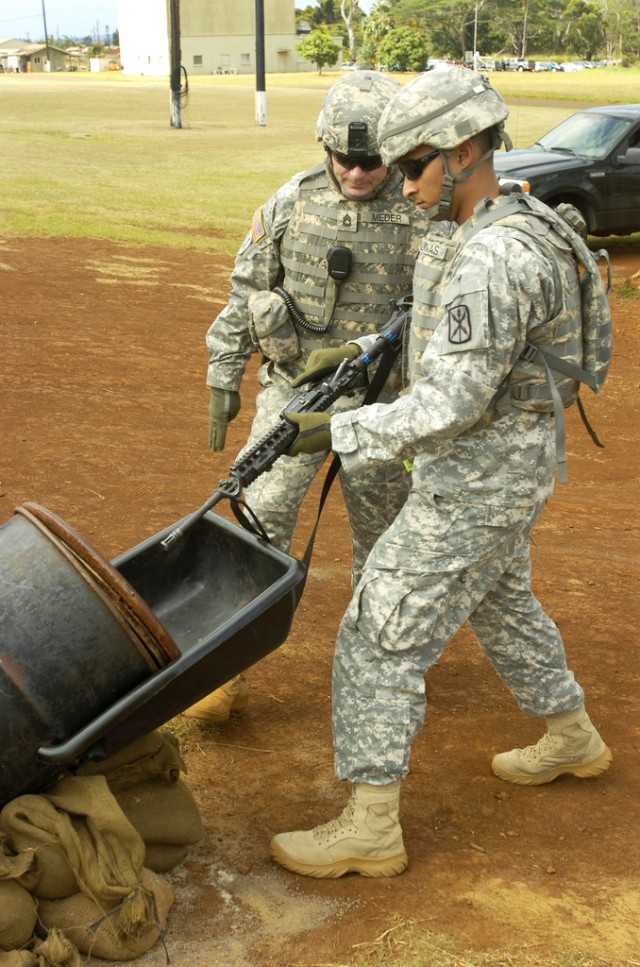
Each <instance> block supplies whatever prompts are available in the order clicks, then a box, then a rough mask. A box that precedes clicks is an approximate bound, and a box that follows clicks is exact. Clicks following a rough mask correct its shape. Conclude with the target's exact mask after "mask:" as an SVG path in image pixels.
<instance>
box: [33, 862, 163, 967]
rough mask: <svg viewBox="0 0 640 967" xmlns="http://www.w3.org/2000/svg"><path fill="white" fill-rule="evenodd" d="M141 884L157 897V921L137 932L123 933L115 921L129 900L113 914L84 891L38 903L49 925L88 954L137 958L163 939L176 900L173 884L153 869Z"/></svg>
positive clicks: (128, 958)
mask: <svg viewBox="0 0 640 967" xmlns="http://www.w3.org/2000/svg"><path fill="white" fill-rule="evenodd" d="M141 886H142V888H144V889H145V890H146V891H147V893H148V894H149V895H150V896H152V897H153V911H154V915H153V922H152V923H150V924H149V925H148V926H147V928H146V929H145V930H144V931H143V932H141V933H138V934H137V935H129V936H127V937H123V936H122V934H121V933H120V932H119V930H118V929H117V926H116V923H115V919H116V916H117V915H118V914H119V913H120V912H121V910H122V909H124V908H126V905H127V902H128V901H127V900H125V901H124V903H123V905H122V907H121V908H120V910H112V913H111V914H109V912H108V911H107V912H105V908H102V907H100V906H98V905H97V904H95V903H93V902H92V901H91V900H89V898H88V897H86V896H85V895H84V894H83V893H76V894H75V896H70V897H65V898H64V899H62V900H41V901H40V903H39V907H38V911H39V916H40V921H41V923H42V924H43V925H44V926H45V927H47V928H49V929H51V928H56V929H57V930H60V931H62V932H63V933H64V935H65V936H66V937H67V938H68V939H69V940H70V941H71V943H73V944H74V945H75V946H76V947H77V948H78V950H80V951H81V952H82V953H84V954H89V955H90V956H92V957H102V958H103V959H104V960H134V959H135V958H136V957H140V956H141V954H143V953H144V952H145V951H146V950H149V948H150V947H152V946H153V945H154V944H155V943H156V941H157V940H158V939H159V937H160V934H161V932H162V929H163V927H164V924H165V922H166V919H167V916H168V914H169V910H170V909H171V906H172V904H173V901H174V895H173V891H172V890H171V887H170V886H169V884H168V883H167V882H166V880H164V879H163V878H162V877H161V876H158V875H157V874H156V873H153V872H152V871H151V870H146V869H145V870H143V872H142V877H141Z"/></svg>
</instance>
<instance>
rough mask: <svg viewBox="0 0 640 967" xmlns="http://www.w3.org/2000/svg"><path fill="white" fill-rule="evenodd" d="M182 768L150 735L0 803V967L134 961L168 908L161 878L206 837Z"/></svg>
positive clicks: (169, 898) (164, 737)
mask: <svg viewBox="0 0 640 967" xmlns="http://www.w3.org/2000/svg"><path fill="white" fill-rule="evenodd" d="M181 771H186V767H185V765H184V762H183V761H182V757H181V755H180V750H179V746H178V743H177V741H176V739H175V737H174V736H173V735H172V734H171V733H170V732H166V731H159V732H153V733H151V734H150V735H148V736H146V737H145V738H143V739H141V740H140V741H138V742H136V743H135V744H133V745H131V746H129V747H128V748H127V749H125V750H123V751H122V752H120V753H118V755H116V756H113V757H112V758H111V759H106V760H104V761H103V762H99V763H91V764H88V765H86V766H83V767H82V768H81V769H80V770H78V772H77V773H76V774H73V775H71V774H68V775H65V776H63V777H62V778H61V779H59V780H58V781H57V782H56V783H54V784H53V785H52V786H51V787H49V788H48V789H47V790H46V791H45V792H44V793H41V794H38V795H24V796H19V797H18V798H16V799H13V800H12V801H11V802H9V803H7V805H6V806H4V808H3V809H2V811H1V812H0V846H1V855H0V967H80V963H81V960H80V956H79V953H78V952H79V951H80V952H82V953H85V954H89V955H92V956H95V957H100V958H103V959H106V960H132V959H134V958H135V957H138V956H140V954H142V953H144V951H146V950H148V949H149V948H150V947H151V946H153V944H154V943H156V941H157V940H158V939H159V937H160V935H161V931H162V929H163V927H164V924H165V921H166V919H167V916H168V913H169V910H170V908H171V905H172V903H173V900H174V896H173V891H172V890H171V887H170V886H169V884H168V882H167V881H166V880H165V878H164V877H163V876H162V875H161V874H162V873H163V872H167V871H168V870H170V869H172V867H173V866H175V865H176V864H177V863H179V862H181V861H182V860H183V859H184V857H185V856H186V854H187V852H188V850H189V847H190V846H191V845H193V844H194V843H197V842H198V841H199V840H200V839H202V837H203V835H204V829H203V826H202V819H201V817H200V813H199V811H198V807H197V805H196V803H195V800H194V799H193V796H192V795H191V792H190V790H189V789H188V787H187V786H186V784H185V783H184V782H183V781H182V779H181V778H180V773H181ZM2 951H4V953H3V952H2Z"/></svg>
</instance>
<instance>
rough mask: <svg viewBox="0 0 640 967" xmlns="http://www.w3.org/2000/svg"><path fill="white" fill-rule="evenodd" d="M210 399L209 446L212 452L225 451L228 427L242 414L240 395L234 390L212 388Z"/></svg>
mask: <svg viewBox="0 0 640 967" xmlns="http://www.w3.org/2000/svg"><path fill="white" fill-rule="evenodd" d="M209 388H210V390H211V396H210V398H209V446H210V447H211V449H212V450H223V449H224V441H225V438H226V436H227V426H228V425H229V423H231V421H232V420H235V418H236V416H237V415H238V413H239V412H240V394H239V393H237V392H236V390H234V389H220V388H219V387H218V386H210V387H209Z"/></svg>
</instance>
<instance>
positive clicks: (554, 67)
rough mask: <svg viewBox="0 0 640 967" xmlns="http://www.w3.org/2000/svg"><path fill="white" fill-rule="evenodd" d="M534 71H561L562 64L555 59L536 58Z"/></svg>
mask: <svg viewBox="0 0 640 967" xmlns="http://www.w3.org/2000/svg"><path fill="white" fill-rule="evenodd" d="M533 69H534V71H561V70H562V66H561V65H560V64H559V63H558V62H557V61H555V60H537V61H536V66H535V67H534V68H533Z"/></svg>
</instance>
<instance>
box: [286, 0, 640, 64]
mask: <svg viewBox="0 0 640 967" xmlns="http://www.w3.org/2000/svg"><path fill="white" fill-rule="evenodd" d="M296 19H297V21H298V22H300V21H306V22H307V23H308V24H309V25H310V27H311V28H312V32H311V34H309V35H308V36H307V37H306V38H305V39H304V40H303V41H302V42H301V44H300V45H299V46H298V49H299V50H300V52H301V53H302V55H303V56H304V57H305V58H306V59H308V60H311V61H312V62H314V63H316V64H317V65H318V67H319V68H322V67H323V66H329V65H331V64H335V63H336V61H337V59H338V54H339V53H340V51H341V50H342V49H343V48H340V47H338V53H337V54H336V55H335V58H334V59H333V60H331V59H330V58H331V57H332V56H333V54H332V52H331V50H330V45H333V46H336V45H335V41H334V40H333V38H335V37H336V36H340V37H343V38H344V46H345V47H346V48H347V50H348V52H349V56H350V58H351V60H354V61H356V60H357V61H371V62H372V63H375V64H385V65H386V66H387V67H389V68H392V67H394V66H395V67H397V69H399V70H423V69H424V67H425V66H426V58H427V57H428V56H430V57H447V58H450V59H452V60H460V59H463V58H464V56H465V53H467V52H469V51H474V50H475V51H478V52H479V53H480V54H481V55H485V56H491V57H527V56H530V55H531V53H532V52H535V53H537V54H538V55H546V56H547V57H551V58H552V59H558V58H560V59H567V58H570V57H575V58H580V59H583V60H591V61H592V60H596V59H607V60H614V61H618V62H621V63H623V64H630V63H633V62H635V61H637V60H638V59H640V3H638V0H374V3H373V6H372V7H371V10H370V12H369V13H368V14H366V13H364V12H363V11H362V10H361V9H360V7H359V6H358V2H357V0H318V2H317V3H314V4H309V5H308V6H306V7H304V8H302V9H298V8H296ZM310 46H311V49H312V52H313V53H315V55H316V56H312V57H309V56H308V54H305V53H304V49H305V48H307V50H308V49H309V47H310ZM323 52H324V53H323ZM318 56H319V57H320V59H321V60H322V61H323V62H322V63H320V62H319V61H318V59H317V57H318ZM327 58H329V59H327Z"/></svg>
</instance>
